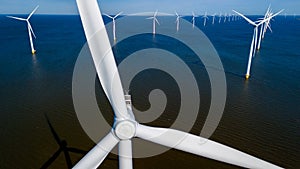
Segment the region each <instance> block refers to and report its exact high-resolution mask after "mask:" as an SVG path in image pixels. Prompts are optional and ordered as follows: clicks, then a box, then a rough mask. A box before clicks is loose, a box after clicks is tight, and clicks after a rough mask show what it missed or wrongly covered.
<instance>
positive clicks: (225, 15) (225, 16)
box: [224, 13, 227, 23]
mask: <svg viewBox="0 0 300 169" xmlns="http://www.w3.org/2000/svg"><path fill="white" fill-rule="evenodd" d="M226 19H227V13H225V14H224V23H225V22H226Z"/></svg>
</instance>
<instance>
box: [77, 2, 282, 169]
mask: <svg viewBox="0 0 300 169" xmlns="http://www.w3.org/2000/svg"><path fill="white" fill-rule="evenodd" d="M76 2H77V6H78V9H79V14H80V17H81V21H82V25H83V28H84V32H85V36H86V39H87V40H88V45H89V49H90V52H91V55H92V58H93V62H94V65H95V68H96V71H97V74H98V78H99V80H100V83H101V85H102V88H103V90H104V92H105V94H106V96H107V98H108V100H109V102H110V104H111V106H112V109H113V111H114V113H115V122H114V125H113V128H112V130H111V131H110V132H109V133H108V134H107V135H106V136H105V137H104V138H103V139H102V140H101V141H100V142H99V143H98V144H97V145H96V146H95V147H94V148H93V149H92V150H91V151H89V153H87V154H86V155H85V156H84V157H83V158H82V159H81V160H80V161H79V162H78V163H77V164H76V165H75V166H74V169H94V168H97V167H98V166H100V165H101V163H102V162H103V160H104V159H105V158H106V156H107V155H108V154H109V152H110V151H111V150H112V149H113V148H114V147H115V146H116V145H117V144H118V151H119V168H121V169H132V168H133V164H132V138H134V137H138V138H140V139H144V140H147V141H150V142H153V143H156V144H160V145H163V146H167V147H171V148H174V149H178V150H182V151H185V152H188V153H192V154H195V155H199V156H204V157H207V158H211V159H215V160H218V161H222V162H226V163H229V164H233V165H237V166H242V167H247V168H265V169H278V168H280V167H278V166H275V165H273V164H271V163H268V162H266V161H263V160H260V159H258V158H256V157H253V156H250V155H248V154H246V153H243V152H241V151H238V150H235V149H233V148H230V147H228V146H225V145H222V144H220V143H217V142H214V141H211V140H208V139H204V138H202V137H199V136H196V135H192V134H189V133H185V132H181V131H178V130H173V129H169V128H157V127H149V126H146V125H143V124H140V123H138V122H137V121H136V120H135V118H134V114H133V112H132V108H131V100H130V95H125V96H124V91H123V87H122V84H121V80H120V75H119V73H118V68H117V65H116V62H115V58H114V55H113V52H112V49H111V46H110V42H109V39H108V36H107V32H106V31H105V25H104V22H103V19H102V17H101V12H100V9H99V7H98V3H97V0H89V1H87V0H76ZM99 30H103V31H100V32H99ZM201 140H202V141H204V140H205V141H204V142H201V144H200V141H201Z"/></svg>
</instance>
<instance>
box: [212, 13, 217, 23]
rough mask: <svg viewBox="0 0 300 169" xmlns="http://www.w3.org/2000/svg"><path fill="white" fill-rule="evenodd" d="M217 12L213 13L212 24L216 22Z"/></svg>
mask: <svg viewBox="0 0 300 169" xmlns="http://www.w3.org/2000/svg"><path fill="white" fill-rule="evenodd" d="M216 15H217V14H216V13H214V14H213V15H212V24H215V19H216Z"/></svg>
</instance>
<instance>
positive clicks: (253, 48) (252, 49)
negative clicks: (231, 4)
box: [232, 10, 283, 79]
mask: <svg viewBox="0 0 300 169" xmlns="http://www.w3.org/2000/svg"><path fill="white" fill-rule="evenodd" d="M232 11H233V12H235V13H236V14H238V15H240V16H241V17H243V18H244V19H245V20H246V21H247V22H249V23H250V24H251V25H252V26H254V32H253V37H252V42H251V47H250V52H249V59H248V66H247V72H246V76H245V77H246V79H249V77H250V69H251V62H252V58H253V57H254V55H255V51H256V49H257V39H258V27H259V26H260V25H262V24H264V23H265V22H267V21H268V20H269V19H272V18H273V17H275V16H277V15H278V14H280V13H281V12H282V11H283V10H281V11H279V12H277V13H276V14H274V15H271V16H270V17H268V18H266V19H263V20H259V21H256V22H253V21H252V20H250V19H249V18H247V17H246V16H244V15H243V14H241V13H239V12H237V11H235V10H232Z"/></svg>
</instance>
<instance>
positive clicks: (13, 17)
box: [6, 16, 26, 21]
mask: <svg viewBox="0 0 300 169" xmlns="http://www.w3.org/2000/svg"><path fill="white" fill-rule="evenodd" d="M6 17H8V18H12V19H16V20H20V21H26V19H24V18H19V17H15V16H6Z"/></svg>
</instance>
